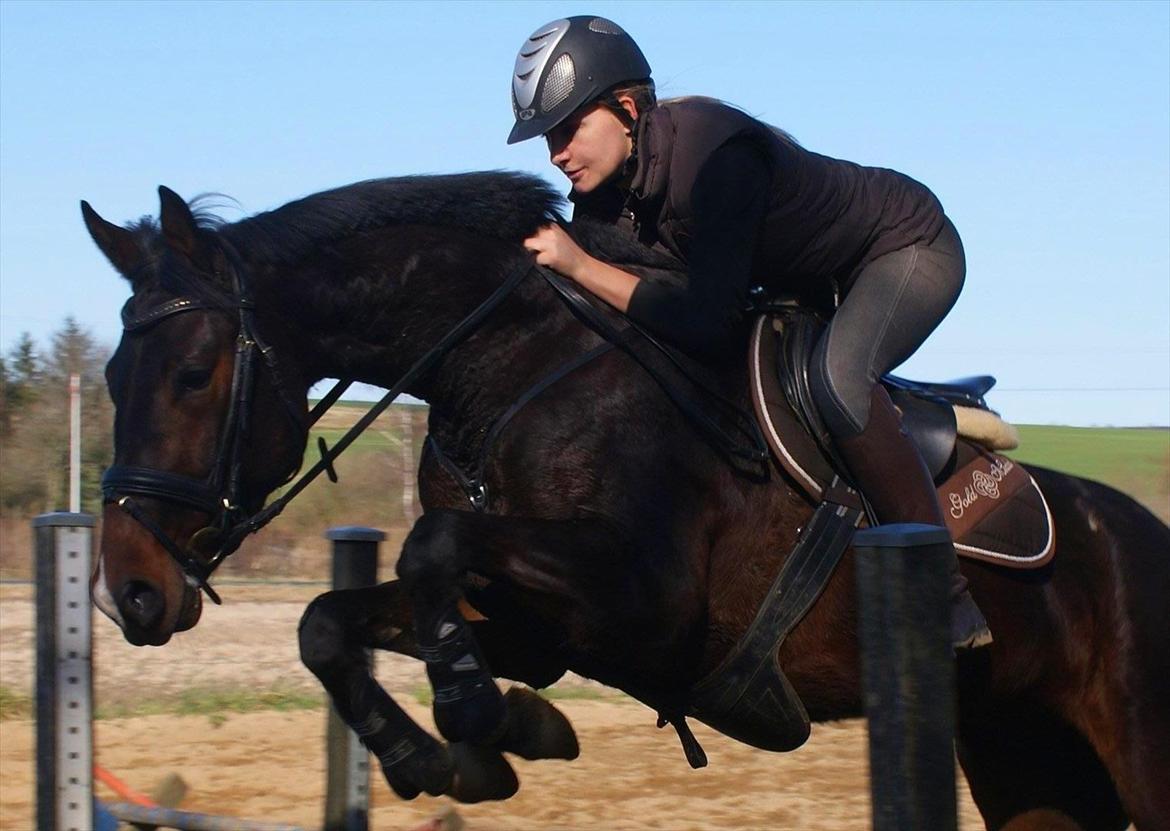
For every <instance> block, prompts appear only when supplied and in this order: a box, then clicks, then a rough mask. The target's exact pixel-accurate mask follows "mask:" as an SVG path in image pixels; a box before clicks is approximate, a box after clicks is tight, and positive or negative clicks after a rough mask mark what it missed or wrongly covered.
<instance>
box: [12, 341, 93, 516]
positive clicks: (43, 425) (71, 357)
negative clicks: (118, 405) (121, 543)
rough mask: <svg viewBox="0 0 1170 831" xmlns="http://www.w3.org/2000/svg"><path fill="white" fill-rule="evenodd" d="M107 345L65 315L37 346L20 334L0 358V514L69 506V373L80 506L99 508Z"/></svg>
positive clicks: (85, 508) (88, 510)
mask: <svg viewBox="0 0 1170 831" xmlns="http://www.w3.org/2000/svg"><path fill="white" fill-rule="evenodd" d="M108 359H109V349H108V348H106V347H104V346H102V345H100V344H98V343H97V342H96V341H95V340H94V338H93V335H92V334H91V333H90V332H88V331H87V330H85V329H84V328H82V327H81V326H79V325H78V324H77V322H76V321H75V320H73V318H66V319H65V322H64V323H63V324H62V326H61V328H60V329H59V330H58V331H57V332H55V333H53V335H52V336H51V338H50V342H49V343H48V344H45V345H44V346H42V345H40V344H38V343H36V342H35V341H34V340H33V338H32V337H31V336H30V335H29V334H28V333H27V332H26V333H24V334H23V335H21V337H20V338H19V339H18V341H17V342H16V344H15V345H14V346H12V347H11V348H10V349H9V350H8V352H7V353H6V354H5V355H4V356H3V357H2V358H0V516H2V517H3V518H4V519H23V518H28V517H32V516H35V515H37V514H40V513H45V512H46V511H57V510H68V509H69V378H70V376H71V375H73V374H77V375H79V376H80V377H81V509H82V510H83V511H86V512H89V513H97V512H98V511H99V510H100V508H101V488H100V479H101V474H102V471H103V470H104V469H105V468H106V466H107V465H109V463H110V459H111V456H112V454H113V438H114V436H113V432H114V428H113V418H114V407H113V404H112V403H111V402H110V398H109V395H108V394H107V393H106V383H105V377H104V370H105V365H106V361H107V360H108Z"/></svg>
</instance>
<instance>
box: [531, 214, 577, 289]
mask: <svg viewBox="0 0 1170 831" xmlns="http://www.w3.org/2000/svg"><path fill="white" fill-rule="evenodd" d="M524 247H525V248H527V249H528V250H529V251H531V252H533V253H534V254H536V262H537V263H538V264H540V265H544V266H548V267H549V268H551V269H552V270H553V271H558V272H560V273H561V274H564V275H565V276H566V277H572V278H574V279H576V277H577V275H578V274H580V273H581V270H582V269H583V268H584V267H585V266H586V265H587V263H588V262H589V260H590V259H591V258H590V256H589V255H588V254H586V253H585V252H584V251H583V250H582V249H581V246H579V245H577V243H575V242H573V238H572V237H570V236H569V235H568V234H567V233H565V229H564V228H562V227H561V226H560V225H557V224H556V223H553V222H550V223H549V224H548V225H543V226H541V227H540V228H539V229H538V230H537V232H536V233H535V234H533V235H532V236H530V237H529V238H528V239H526V240H524Z"/></svg>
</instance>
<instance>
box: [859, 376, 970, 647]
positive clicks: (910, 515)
mask: <svg viewBox="0 0 1170 831" xmlns="http://www.w3.org/2000/svg"><path fill="white" fill-rule="evenodd" d="M837 447H838V449H839V450H840V451H841V455H842V456H843V457H844V458H845V463H846V464H847V465H848V466H849V472H850V473H851V474H852V475H853V481H854V484H855V485H856V486H857V487H858V488H859V489H860V490H861V492H862V493H863V494H865V498H866V499H867V500H868V501H869V504H870V506H871V507H872V508H873V511H874V513H875V514H877V518H878V521H879V522H883V523H890V522H923V523H926V524H928V525H937V526H940V527H942V528H946V527H947V525H946V520H945V519H944V518H943V515H942V509H941V508H940V507H939V504H938V495H937V494H936V492H935V489H934V482H933V481H932V480H931V476H930V471H929V470H928V469H927V467H926V463H925V462H924V461H923V460H922V454H921V453H919V452H918V447H917V445H915V444H914V440H913V439H912V438H910V435H909V434H908V433H907V432H906V430H905V428H904V427H903V426H902V418H901V416H900V415H899V413H898V408H897V407H895V406H894V402H893V401H891V400H890V396H889V393H887V392H886V389H885V387H883V386H881V385H880V384H878V385H876V386H874V388H873V392H872V393H871V395H870V406H869V423H867V424H866V425H865V429H864V430H862V431H861V432H860V433H858V434H857V435H856V436H850V437H849V438H846V439H839V440H838V441H837ZM950 551H951V554H950V557H951V641H952V643H953V645H954V647H955V649H969V648H974V647H978V646H984V645H986V644H989V643H991V630H989V629H988V628H987V620H986V619H985V618H984V617H983V613H982V612H981V611H979V607H978V606H976V605H975V600H974V599H973V598H972V597H971V592H970V591H968V590H967V578H966V577H964V576H963V574H962V572H960V571H959V560H958V557H956V556H955V549H954V547H953V546H951V548H950Z"/></svg>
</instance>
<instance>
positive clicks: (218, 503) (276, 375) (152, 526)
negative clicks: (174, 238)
mask: <svg viewBox="0 0 1170 831" xmlns="http://www.w3.org/2000/svg"><path fill="white" fill-rule="evenodd" d="M223 242H224V248H225V251H226V252H227V254H228V258H229V261H230V262H231V265H232V268H231V272H232V287H233V293H234V295H235V306H236V310H237V313H238V317H239V332H238V334H237V337H236V355H235V361H234V366H233V370H232V390H231V399H230V400H231V403H230V404H229V409H228V413H227V416H226V418H225V420H224V431H223V433H222V434H221V436H220V441H219V445H218V448H217V450H216V460H215V463H214V464H213V466H212V469H211V472H210V473H209V474H208V476H207V477H206V478H204V479H196V478H194V477H190V476H185V475H182V474H176V473H170V472H168V471H162V470H156V469H153V468H145V467H137V466H131V465H111V466H110V467H109V468H107V469H106V471H105V473H104V474H103V475H102V495H103V497H104V499H105V501H106V502H107V503H110V502H112V503H115V504H117V505H118V506H119V507H120V508H122V510H124V511H126V512H127V513H128V514H129V515H130V516H131V517H133V518H134V519H135V520H136V521H137V522H138V523H139V524H140V525H142V526H143V527H144V528H146V530H148V531H149V532H150V533H151V535H152V536H154V538H155V539H156V540H157V541H158V542H159V544H160V545H162V547H163V548H164V549H165V550H166V551H167V552H168V553H169V554H170V555H171V557H172V558H173V559H174V560H175V562H176V563H177V564H178V565H179V567H180V568H181V569H182V571H183V573H184V575H185V576H186V578H187V581H188V583H190V584H191V585H192V586H193V587H195V588H197V589H201V590H203V591H204V592H206V593H207V596H208V597H209V598H210V599H211V600H212V602H213V603H216V604H220V603H222V601H221V599H220V597H219V595H218V594H217V593H216V592H215V590H214V589H212V588H211V586H210V585H209V584H208V582H207V581H208V578H210V576H211V574H212V572H214V571H215V569H216V568H217V567H218V566H219V564H220V563H222V562H223V560H224V559H225V558H226V557H227V556H228V555H229V554H231V553H232V552H233V551H235V550H236V549H237V548H239V546H240V544H241V543H242V542H243V540H244V538H245V537H247V536H248V535H249V534H251V533H254V532H255V531H258V530H260V529H261V528H263V527H264V526H265V525H267V524H268V523H269V522H271V521H272V520H273V519H275V518H276V516H277V515H279V514H280V512H281V511H283V510H284V508H285V506H286V505H287V504H288V503H289V502H290V501H292V499H293V498H294V497H295V496H297V494H299V493H300V492H301V491H302V490H304V489H305V488H306V487H307V486H308V485H309V483H311V482H312V481H313V480H314V479H316V478H317V477H318V476H320V475H321V474H322V473H327V474H328V476H329V478H330V479H332V480H333V481H336V479H337V476H336V473H334V471H333V461H334V460H335V459H336V458H337V457H338V456H340V455H341V453H342V452H343V451H344V450H345V449H346V448H347V447H349V445H350V444H352V443H353V441H354V440H355V439H356V438H357V437H358V436H359V435H360V434H361V433H362V432H363V431H364V430H365V429H366V428H367V427H369V425H370V424H372V423H373V421H374V420H375V419H376V418H377V417H378V416H379V415H381V414H382V412H383V411H384V410H385V409H386V408H387V407H389V406H390V404H391V403H393V401H394V399H395V398H397V397H398V396H399V395H400V394H401V393H402V392H403V391H404V390H405V389H406V388H407V387H409V386H410V385H411V384H413V383H414V382H415V381H417V380H418V379H419V378H420V377H421V376H422V375H423V374H425V373H426V372H428V371H429V370H431V369H432V368H433V367H434V366H435V364H437V363H438V362H439V361H440V360H442V359H443V357H444V356H445V355H446V354H447V353H448V352H449V351H450V350H451V349H452V348H453V347H455V346H456V345H458V344H459V343H460V342H461V341H462V340H464V339H465V338H467V337H468V336H469V335H470V334H471V333H472V332H473V331H475V329H476V328H478V327H479V325H480V324H481V323H483V321H484V319H485V318H486V317H487V316H488V315H489V314H491V312H492V311H494V310H495V308H496V307H497V306H498V305H499V304H500V303H501V302H503V300H504V299H505V298H506V297H507V296H508V295H510V294H511V293H512V291H513V290H514V289H515V288H516V287H517V286H518V285H519V284H520V281H521V280H522V279H523V278H524V277H525V276H526V275H527V274H528V272H529V271H530V270H531V268H532V265H531V263H530V262H528V261H527V259H525V260H523V261H522V262H521V263H520V264H519V265H518V266H517V267H516V268H515V269H514V270H513V272H512V273H511V274H510V275H509V277H508V278H507V280H505V281H504V282H503V283H502V284H501V285H500V286H499V287H498V288H496V289H495V290H494V291H493V292H492V294H491V295H490V296H489V297H488V298H487V299H486V300H484V301H483V302H482V303H480V305H479V306H477V307H476V308H475V309H474V310H473V311H472V312H471V313H470V314H469V315H467V317H465V318H464V319H463V320H462V321H460V322H459V323H457V324H456V325H455V326H454V327H453V328H452V329H451V330H450V331H448V332H447V334H446V335H444V336H443V337H442V338H441V339H440V340H439V342H438V343H437V344H435V345H434V346H433V347H431V349H430V350H429V351H428V352H427V353H426V354H425V355H423V357H422V358H420V359H419V360H418V361H416V362H415V363H414V365H413V366H411V367H410V369H408V370H407V371H406V373H405V374H404V375H403V376H402V377H401V378H399V379H398V381H397V382H396V383H395V384H394V386H393V387H392V388H391V389H390V390H389V391H388V392H387V393H386V395H385V396H383V398H382V399H381V400H380V401H378V403H377V404H375V405H374V406H373V407H372V408H371V409H370V410H369V412H367V413H366V414H365V416H363V417H362V418H361V419H360V420H359V421H358V422H357V423H356V424H355V425H354V426H353V427H352V428H350V430H349V431H348V432H347V433H346V434H345V435H344V436H342V438H341V439H340V440H339V441H338V442H337V444H336V445H335V446H334V447H332V448H328V447H326V446H325V443H324V441H323V440H322V441H321V442H320V444H319V447H320V449H321V459H320V460H319V461H318V462H317V463H316V464H315V465H313V467H312V468H310V469H309V470H308V471H306V472H305V473H304V474H303V475H302V476H301V477H300V478H299V479H298V480H297V481H296V482H295V483H294V484H293V485H292V486H291V487H290V488H288V490H287V491H285V493H283V494H282V495H281V496H280V497H279V498H277V499H276V500H274V501H273V502H271V503H270V504H269V505H267V506H266V507H264V508H262V509H261V510H259V511H257V512H256V513H255V514H253V515H251V516H247V515H246V514H245V512H244V511H243V509H242V507H241V505H240V502H241V495H242V494H241V481H242V460H243V448H244V446H245V444H246V440H247V433H248V426H249V424H250V422H251V410H252V394H253V391H254V387H255V359H256V355H257V353H259V354H260V355H261V356H263V358H264V361H265V366H266V367H267V369H268V372H269V376H270V378H271V380H272V382H273V385H274V386H275V388H276V389H277V390H278V393H279V395H280V398H281V401H282V402H283V403H284V405H285V407H286V409H288V411H289V413H290V418H292V419H293V421H294V423H295V424H296V425H297V427H298V429H299V430H300V432H301V434H302V435H303V436H306V437H307V435H308V431H309V428H310V427H311V426H312V425H313V424H314V423H315V422H316V421H317V420H318V419H319V418H320V417H321V415H323V414H324V413H325V411H326V410H328V409H329V407H330V406H332V404H333V403H335V402H336V401H337V400H338V398H340V397H341V394H342V393H343V392H344V391H345V389H346V388H347V387H348V386H349V385H350V383H351V381H348V380H342V381H339V382H338V383H337V384H336V385H335V386H334V387H333V389H332V390H330V391H329V393H328V394H327V395H326V396H325V398H324V399H322V400H321V401H320V402H318V403H317V405H316V406H315V407H314V408H313V410H312V412H311V413H310V414H309V416H308V417H307V418H302V416H301V415H300V410H299V408H298V407H296V405H294V404H293V403H292V399H291V397H290V396H289V394H288V390H287V386H286V385H285V383H284V381H283V378H282V376H281V373H280V371H279V366H278V364H277V361H276V355H275V353H274V352H273V350H272V349H271V348H270V347H268V346H267V345H266V344H265V343H264V342H263V341H262V340H261V339H260V338H259V337H258V335H257V333H256V329H255V325H254V310H255V305H254V303H253V302H252V300H251V296H250V292H249V291H248V286H247V284H246V282H245V281H244V279H243V274H244V269H243V268H242V263H241V262H240V260H239V257H238V255H237V254H236V253H235V251H234V250H233V249H232V248H231V247H230V245H229V244H228V243H227V242H226V240H225V241H223ZM132 299H133V298H132ZM132 299H131V301H132ZM129 307H130V302H129V301H128V302H127V304H126V306H125V307H124V308H123V310H122V325H123V329H124V331H125V332H127V333H130V334H134V333H138V332H142V331H144V330H146V329H148V328H150V327H152V326H154V325H155V324H157V323H159V322H161V321H163V320H166V319H168V318H170V317H172V316H174V315H178V314H183V313H185V312H189V311H196V310H214V309H218V308H219V307H218V306H216V305H214V304H212V303H210V302H207V301H203V300H199V299H195V298H188V297H179V298H175V299H172V300H169V301H167V302H165V303H162V304H160V305H158V306H156V307H154V308H152V309H150V310H148V311H146V312H144V313H142V314H139V315H136V316H132V315H131V314H130V312H129ZM306 443H307V442H306ZM133 496H145V497H149V498H153V499H161V500H163V501H166V502H173V503H177V504H180V505H183V506H185V507H189V508H195V509H196V510H199V511H203V512H204V513H207V514H209V515H210V516H211V517H212V522H211V524H209V525H208V526H207V527H205V528H203V529H201V530H199V531H196V532H195V533H194V534H193V535H192V536H191V539H190V540H189V541H188V543H187V548H186V549H183V548H182V547H180V546H179V544H178V543H177V542H176V541H175V540H174V539H172V538H171V537H170V535H168V534H167V533H166V531H164V530H163V529H162V527H161V526H160V525H159V524H158V523H157V522H156V521H155V520H154V519H153V518H152V517H151V516H150V515H149V514H147V513H146V512H145V511H143V509H142V508H141V506H139V505H138V503H137V502H135V501H134V499H133V498H132V497H133Z"/></svg>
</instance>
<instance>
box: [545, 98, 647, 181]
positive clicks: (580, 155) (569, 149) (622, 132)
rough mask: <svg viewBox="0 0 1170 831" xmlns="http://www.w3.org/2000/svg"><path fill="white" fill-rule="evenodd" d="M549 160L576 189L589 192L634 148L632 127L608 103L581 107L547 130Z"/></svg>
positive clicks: (619, 165)
mask: <svg viewBox="0 0 1170 831" xmlns="http://www.w3.org/2000/svg"><path fill="white" fill-rule="evenodd" d="M544 138H545V141H547V142H548V155H549V161H551V162H552V163H553V164H554V165H556V166H557V167H558V168H560V170H561V172H562V173H564V174H565V176H567V177H568V179H569V181H570V182H572V183H573V190H575V191H576V192H577V193H589V192H590V191H592V190H594V189H595V188H597V187H598V186H599V185H601V184H603V183H605V182H607V181H609V179H610V178H612V177H613V176H614V175H615V174H616V173H617V172H618V171H619V170H621V168H622V165H624V164H625V162H626V159H628V158H629V156H630V152H631V151H632V149H633V142H632V140H631V138H630V130H629V128H628V127H627V126H626V125H625V124H624V123H623V122H622V120H621V119H620V118H618V117H617V114H616V113H614V111H613V110H611V109H610V108H609V107H606V106H603V105H601V104H592V105H589V106H585V107H582V108H581V109H579V110H577V112H575V113H573V114H572V115H571V116H569V117H568V118H566V119H565V120H564V121H562V122H561V123H560V124H558V125H557V126H556V127H554V128H553V129H551V130H549V131H548V132H547V133H545V136H544Z"/></svg>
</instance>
